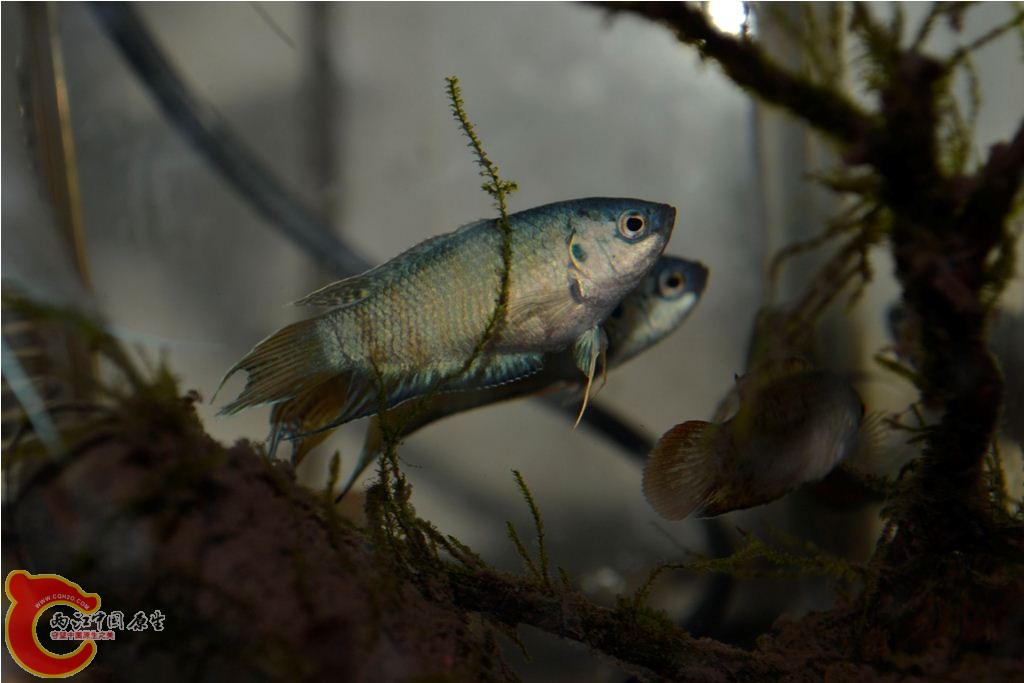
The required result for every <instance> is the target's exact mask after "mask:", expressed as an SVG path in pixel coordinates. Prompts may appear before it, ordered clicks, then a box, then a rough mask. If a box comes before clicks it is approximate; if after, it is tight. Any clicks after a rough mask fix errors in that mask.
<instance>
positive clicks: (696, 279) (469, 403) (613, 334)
mask: <svg viewBox="0 0 1024 683" xmlns="http://www.w3.org/2000/svg"><path fill="white" fill-rule="evenodd" d="M707 279H708V269H707V268H706V267H705V266H704V265H703V264H702V263H699V262H696V261H690V260H687V259H683V258H679V257H676V256H662V257H661V258H659V259H658V262H657V264H655V266H654V268H653V269H652V270H651V272H650V273H648V274H647V276H646V277H644V279H643V280H641V281H640V284H639V285H638V286H637V287H636V289H634V290H633V291H632V292H630V293H629V294H628V295H627V296H626V297H625V298H624V299H623V300H622V302H621V303H620V304H619V305H618V306H616V307H615V309H614V310H613V312H612V314H611V315H610V316H609V317H608V319H607V320H605V321H604V323H602V325H601V326H602V327H603V328H604V330H605V332H606V334H607V336H608V351H607V363H608V368H609V369H612V368H615V367H618V366H620V365H622V364H623V363H625V362H626V361H628V360H629V359H631V358H633V357H634V356H636V355H637V354H639V353H640V352H642V351H645V350H646V349H649V348H650V347H651V346H653V345H655V344H657V343H658V342H659V341H661V340H662V339H664V338H665V337H666V336H668V335H669V334H670V333H671V332H673V331H674V330H676V329H677V328H678V327H679V326H680V325H682V324H683V322H684V321H685V320H686V319H687V318H688V317H689V316H690V314H691V313H692V312H693V310H694V308H696V306H697V303H698V302H699V301H700V297H701V295H702V294H703V293H704V288H705V286H706V285H707ZM583 380H584V377H583V376H582V375H581V374H580V372H579V370H578V366H577V363H576V362H575V360H574V359H573V358H572V354H571V353H570V352H569V351H563V352H561V353H557V354H548V355H547V356H546V357H545V360H544V367H543V369H542V370H541V371H539V372H537V373H536V374H534V375H530V376H529V377H524V378H522V379H519V380H516V381H514V382H510V383H508V384H505V385H502V386H500V387H492V388H488V389H477V390H475V391H461V392H456V393H448V394H439V395H437V396H432V397H430V398H429V399H427V400H426V401H422V402H421V401H411V402H408V403H404V404H402V405H400V406H398V407H396V408H395V409H393V410H391V411H389V412H388V415H387V418H386V423H387V426H388V428H390V429H391V430H392V432H391V435H390V436H391V437H392V438H404V437H406V436H409V435H410V434H412V433H414V432H416V431H418V430H419V429H421V428H423V427H425V426H426V425H428V424H430V423H432V422H436V421H438V420H441V419H443V418H446V417H449V416H451V415H454V414H456V413H461V412H464V411H467V410H473V409H475V408H481V407H484V406H488V405H493V404H495V403H500V402H503V401H510V400H513V399H517V398H522V397H524V396H533V395H538V394H545V393H554V392H558V391H566V390H570V389H579V388H581V386H582V383H583ZM325 398H326V397H325ZM310 414H315V411H311V413H310ZM314 445H315V444H314ZM382 447H383V434H382V432H381V419H380V416H374V417H373V418H371V420H370V423H369V426H368V427H367V431H366V439H365V442H364V444H363V451H362V453H361V455H360V458H359V462H358V464H357V465H356V469H355V471H354V472H353V474H352V475H351V477H350V478H349V481H348V483H347V485H346V486H345V487H344V489H343V490H342V495H344V494H345V493H346V492H347V491H348V490H349V488H351V486H352V483H354V482H355V480H356V478H357V477H358V476H359V475H360V474H361V473H362V472H363V470H364V469H366V467H367V466H368V465H369V464H370V463H372V462H373V460H374V459H375V458H376V457H377V456H378V455H379V454H380V452H381V448H382ZM302 448H305V450H302V451H301V454H304V453H305V452H306V451H308V446H307V444H305V443H304V442H302V440H300V443H299V444H298V445H297V449H302ZM300 457H301V456H300Z"/></svg>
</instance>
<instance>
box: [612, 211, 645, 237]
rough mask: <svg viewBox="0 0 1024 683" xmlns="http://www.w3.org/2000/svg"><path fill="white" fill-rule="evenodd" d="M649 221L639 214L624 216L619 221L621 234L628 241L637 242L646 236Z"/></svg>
mask: <svg viewBox="0 0 1024 683" xmlns="http://www.w3.org/2000/svg"><path fill="white" fill-rule="evenodd" d="M646 226H647V221H645V220H644V217H643V216H641V215H640V214H637V213H627V214H624V215H623V216H622V217H621V218H620V219H619V234H620V235H622V236H623V237H625V238H626V239H628V240H635V239H637V238H639V237H640V236H641V235H643V234H644V228H645V227H646Z"/></svg>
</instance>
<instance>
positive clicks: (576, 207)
mask: <svg viewBox="0 0 1024 683" xmlns="http://www.w3.org/2000/svg"><path fill="white" fill-rule="evenodd" d="M674 222H675V209H674V208H673V207H671V206H668V205H665V204H655V203H652V202H646V201H643V200H636V199H609V198H589V199H577V200H570V201H565V202H557V203H555V204H548V205H545V206H541V207H538V208H535V209H530V210H527V211H522V212H519V213H515V214H512V215H510V216H509V218H508V226H509V230H510V240H509V246H510V249H509V256H510V259H509V261H510V266H509V283H508V298H507V302H506V306H505V307H504V310H503V315H502V317H501V319H500V320H499V321H498V325H497V327H496V329H495V330H494V333H493V334H492V335H491V338H490V340H489V342H488V344H487V346H486V348H485V349H484V350H483V352H480V353H478V348H479V347H480V344H481V342H482V341H483V340H484V338H485V335H486V331H487V329H488V324H489V322H490V321H491V318H492V316H493V314H494V311H495V309H496V307H497V304H498V302H499V301H500V295H501V292H502V280H503V273H504V268H505V267H504V262H505V259H504V256H503V255H504V254H505V250H504V249H505V240H504V233H503V231H502V229H501V226H500V225H499V222H498V221H497V220H485V221H478V222H476V223H473V224H470V225H467V226H464V227H462V228H459V229H458V230H455V231H454V232H451V233H448V234H445V235H441V236H438V237H434V238H432V239H429V240H427V241H425V242H422V243H420V244H419V245H417V246H415V247H413V248H412V249H410V250H408V251H406V252H405V253H403V254H401V255H399V256H397V257H395V258H394V259H392V260H390V261H388V262H387V263H385V264H383V265H381V266H378V267H377V268H374V269H372V270H370V271H367V272H366V273H364V274H362V275H359V276H356V277H354V278H349V279H347V280H342V281H340V282H336V283H333V284H331V285H328V286H326V287H324V288H322V289H319V290H317V291H315V292H313V293H312V294H310V295H308V296H306V297H304V298H303V299H301V300H299V301H298V302H296V303H297V304H298V305H304V306H320V307H326V308H328V309H329V310H328V311H327V312H325V313H323V314H321V315H319V316H317V317H314V318H311V319H309V320H303V321H300V322H297V323H294V324H292V325H289V326H287V327H285V328H283V329H281V330H279V331H278V332H276V333H274V334H273V335H271V336H270V337H268V338H267V339H265V340H263V341H262V342H260V343H259V344H257V345H256V346H255V347H254V348H253V350H252V351H250V352H249V353H248V354H247V355H246V356H245V357H243V358H242V360H240V361H239V362H238V363H237V364H236V365H235V366H234V367H232V368H231V369H230V370H229V371H228V373H227V375H226V376H225V381H226V380H227V378H228V377H230V376H231V375H232V374H234V373H235V372H237V371H239V370H245V371H246V372H247V374H248V377H247V381H246V385H245V388H244V389H243V390H242V392H241V394H240V395H239V396H238V398H236V399H235V400H234V401H232V402H231V403H229V404H228V405H226V406H225V407H224V408H223V409H222V410H221V413H224V414H231V413H235V412H237V411H239V410H242V409H244V408H247V407H250V406H255V405H259V404H265V403H271V404H282V403H287V402H292V403H291V404H289V405H287V406H285V407H284V409H282V411H280V412H281V415H279V417H287V418H289V419H291V420H292V421H295V420H296V419H299V420H300V422H301V421H303V420H304V417H303V416H304V415H305V413H304V412H303V410H304V409H309V408H310V406H312V405H316V406H318V408H319V409H321V410H327V408H325V407H324V406H323V405H322V402H319V401H316V400H313V399H310V398H309V396H308V395H309V393H310V392H311V391H312V390H315V389H316V388H317V387H320V386H321V385H325V384H327V383H330V384H331V386H332V388H333V389H334V390H335V391H334V393H333V401H334V404H335V405H332V406H330V407H329V410H330V412H331V413H333V418H331V419H330V420H329V422H328V423H327V424H321V426H320V427H319V429H328V428H330V427H332V426H336V425H339V424H342V423H344V422H348V421H349V420H353V419H356V418H359V417H364V416H366V415H371V414H374V413H376V412H377V411H378V410H379V409H380V408H381V407H392V406H394V405H397V404H399V403H401V402H402V401H405V400H408V399H410V398H414V397H416V396H421V395H423V394H426V393H429V392H431V391H435V390H445V391H452V390H460V389H467V388H478V387H486V386H495V385H500V384H503V383H505V382H509V381H512V380H515V379H518V378H520V377H525V376H528V375H530V374H533V373H535V372H537V371H539V370H540V369H541V367H542V365H543V358H544V354H545V353H549V352H553V351H559V350H562V349H564V348H566V347H568V346H570V345H573V344H575V343H577V341H578V340H581V339H586V338H588V335H591V334H592V333H593V330H594V328H595V326H596V325H597V323H598V322H600V321H601V320H603V319H604V318H605V317H607V316H608V314H609V313H610V312H611V310H612V309H613V308H614V307H615V305H616V304H617V303H618V302H619V300H621V299H622V297H623V296H625V294H626V293H628V292H629V291H630V290H632V289H633V288H634V287H635V286H636V285H637V283H638V282H639V280H640V279H641V278H642V277H643V276H644V275H645V274H646V273H647V271H648V270H650V268H651V267H652V266H653V265H654V263H655V261H656V260H657V258H658V256H659V255H660V254H661V251H662V250H663V249H664V247H665V244H666V242H667V241H668V238H669V237H670V236H671V233H672V229H673V226H674ZM471 360H472V363H471V364H470V361H471ZM222 385H223V382H222ZM321 417H322V416H321Z"/></svg>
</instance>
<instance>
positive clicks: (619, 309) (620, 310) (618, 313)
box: [612, 304, 626, 320]
mask: <svg viewBox="0 0 1024 683" xmlns="http://www.w3.org/2000/svg"><path fill="white" fill-rule="evenodd" d="M625 314H626V310H625V309H624V308H622V304H619V305H618V306H616V307H615V310H614V311H612V318H614V319H615V320H619V319H621V318H622V316H623V315H625Z"/></svg>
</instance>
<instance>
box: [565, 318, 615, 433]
mask: <svg viewBox="0 0 1024 683" xmlns="http://www.w3.org/2000/svg"><path fill="white" fill-rule="evenodd" d="M607 351H608V335H607V334H605V332H604V330H603V329H602V328H601V327H600V326H599V325H595V326H594V327H591V328H590V329H589V330H587V331H586V332H584V333H583V334H582V335H581V336H580V338H579V339H577V340H576V343H575V344H573V347H572V355H573V359H574V360H575V361H576V367H578V368H579V369H580V370H581V371H582V372H583V374H584V375H586V376H587V386H586V389H584V390H583V405H582V406H580V414H579V415H577V416H576V424H574V425H573V426H572V428H573V429H576V427H578V426H579V424H580V420H582V419H583V412H584V411H585V410H586V409H587V401H588V399H589V398H590V387H591V385H592V384H593V383H594V373H595V372H596V371H597V360H598V358H600V359H601V366H602V368H604V369H607V366H606V363H605V354H606V352H607Z"/></svg>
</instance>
